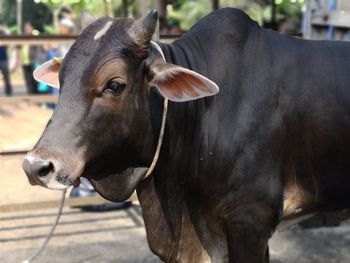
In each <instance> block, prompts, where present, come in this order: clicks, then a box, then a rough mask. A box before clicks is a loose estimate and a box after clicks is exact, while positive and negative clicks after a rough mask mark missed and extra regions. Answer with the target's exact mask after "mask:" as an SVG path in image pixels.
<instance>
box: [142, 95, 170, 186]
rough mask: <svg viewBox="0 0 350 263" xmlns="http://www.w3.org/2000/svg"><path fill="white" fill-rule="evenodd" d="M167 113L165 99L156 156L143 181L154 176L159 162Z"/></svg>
mask: <svg viewBox="0 0 350 263" xmlns="http://www.w3.org/2000/svg"><path fill="white" fill-rule="evenodd" d="M167 113H168V99H167V98H164V106H163V116H162V125H161V127H160V133H159V138H158V143H157V148H156V152H155V154H154V157H153V161H152V163H151V166H150V167H149V168H148V170H147V173H146V175H145V177H144V178H143V179H146V178H147V177H148V176H150V175H151V174H152V172H153V170H154V168H155V167H156V164H157V162H158V158H159V153H160V149H161V148H162V143H163V137H164V130H165V123H166V116H167Z"/></svg>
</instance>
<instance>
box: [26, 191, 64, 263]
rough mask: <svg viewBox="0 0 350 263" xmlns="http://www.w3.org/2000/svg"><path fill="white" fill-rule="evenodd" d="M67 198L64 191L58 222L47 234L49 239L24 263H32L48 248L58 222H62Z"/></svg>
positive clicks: (56, 221)
mask: <svg viewBox="0 0 350 263" xmlns="http://www.w3.org/2000/svg"><path fill="white" fill-rule="evenodd" d="M65 197H66V190H64V191H63V193H62V197H61V201H60V207H59V208H58V212H57V216H56V220H55V222H54V223H53V224H52V227H51V230H50V232H49V233H48V234H47V237H46V239H45V241H44V243H43V244H42V245H41V247H40V248H39V249H38V251H37V252H36V253H35V254H34V255H33V256H31V257H30V258H29V259H27V260H24V261H22V263H30V262H32V261H33V260H34V259H35V258H36V257H38V256H39V255H40V254H41V253H42V252H43V251H44V249H45V248H46V246H47V244H48V243H49V241H50V239H51V238H52V236H53V232H54V231H55V229H56V226H57V225H58V221H59V220H60V217H61V214H62V208H63V204H64V200H65Z"/></svg>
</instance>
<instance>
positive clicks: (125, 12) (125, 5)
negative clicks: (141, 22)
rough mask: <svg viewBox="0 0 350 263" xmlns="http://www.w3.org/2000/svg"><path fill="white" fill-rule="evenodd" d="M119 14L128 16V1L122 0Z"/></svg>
mask: <svg viewBox="0 0 350 263" xmlns="http://www.w3.org/2000/svg"><path fill="white" fill-rule="evenodd" d="M121 16H122V17H127V16H128V1H127V0H123V1H122V7H121Z"/></svg>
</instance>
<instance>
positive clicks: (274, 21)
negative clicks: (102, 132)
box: [271, 0, 277, 30]
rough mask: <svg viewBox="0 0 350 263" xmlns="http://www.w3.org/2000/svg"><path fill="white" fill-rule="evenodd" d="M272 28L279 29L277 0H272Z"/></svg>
mask: <svg viewBox="0 0 350 263" xmlns="http://www.w3.org/2000/svg"><path fill="white" fill-rule="evenodd" d="M271 28H272V29H273V30H277V24H276V4H275V0H271Z"/></svg>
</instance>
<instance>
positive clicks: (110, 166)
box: [23, 11, 218, 201]
mask: <svg viewBox="0 0 350 263" xmlns="http://www.w3.org/2000/svg"><path fill="white" fill-rule="evenodd" d="M157 17H158V14H157V12H156V11H152V12H151V13H150V14H149V15H148V16H147V17H145V18H144V19H141V20H137V21H135V20H133V19H129V18H123V19H112V18H102V19H98V20H96V21H94V22H93V23H91V24H90V25H89V26H88V27H87V28H86V29H85V30H84V31H83V33H82V34H81V36H80V37H79V38H78V39H77V41H76V42H75V44H74V45H73V46H72V47H71V49H70V51H69V52H68V54H67V55H66V57H65V58H64V60H63V62H62V63H60V62H59V61H55V60H53V61H50V62H47V63H45V64H43V65H42V66H41V67H40V68H38V69H37V70H36V71H35V73H34V75H35V77H36V78H37V79H38V80H40V81H42V82H45V83H48V84H51V85H53V86H59V87H60V97H59V101H58V104H57V107H56V109H55V111H54V113H53V115H52V117H51V120H50V121H49V123H48V125H47V127H46V129H45V131H44V133H43V135H42V137H41V138H40V140H39V142H38V143H37V145H36V146H35V147H34V149H33V150H32V151H31V152H29V153H28V155H27V157H26V158H25V160H24V162H23V168H24V170H25V172H26V173H27V175H28V178H29V181H30V183H31V184H34V185H42V186H45V187H48V188H50V189H56V190H64V189H67V188H68V187H69V186H71V185H78V184H79V178H80V176H84V177H86V178H88V179H89V180H90V182H91V183H92V184H93V186H94V188H95V189H96V190H97V191H98V192H99V193H100V194H101V195H102V196H104V197H106V198H107V199H110V200H113V201H119V200H124V199H126V198H127V197H128V196H129V195H130V194H131V193H132V192H133V190H134V189H135V188H136V186H137V184H138V182H140V180H142V179H143V177H144V175H145V172H146V170H147V167H148V166H149V165H150V163H151V161H152V158H153V154H154V149H155V145H154V142H155V141H156V140H155V138H154V136H153V133H152V128H151V121H150V119H151V116H150V111H149V101H150V95H151V93H152V92H155V90H158V92H159V93H160V94H161V95H162V96H164V97H167V98H169V99H170V100H172V101H176V102H182V101H188V100H194V99H197V98H200V97H204V96H210V95H214V94H216V93H217V92H218V87H217V86H216V85H215V83H213V82H212V81H210V80H208V79H207V78H205V77H203V76H201V75H199V74H198V73H195V72H193V71H190V70H188V69H185V68H182V67H180V66H176V65H173V64H168V63H166V62H165V61H164V59H163V58H162V55H161V53H160V51H159V49H157V48H156V46H155V45H154V44H152V43H151V42H150V40H151V37H152V35H153V33H154V31H155V27H156V22H157ZM153 87H154V88H153ZM161 110H162V109H161V108H160V112H159V114H160V115H161ZM34 117H35V116H34Z"/></svg>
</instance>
